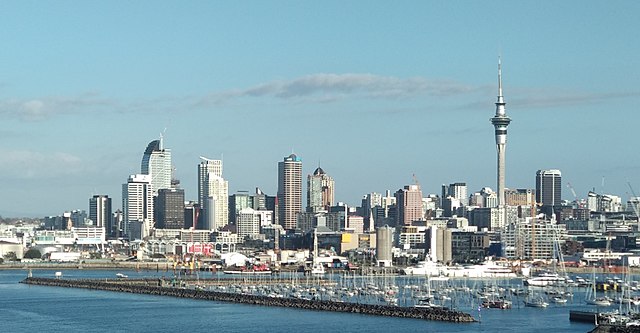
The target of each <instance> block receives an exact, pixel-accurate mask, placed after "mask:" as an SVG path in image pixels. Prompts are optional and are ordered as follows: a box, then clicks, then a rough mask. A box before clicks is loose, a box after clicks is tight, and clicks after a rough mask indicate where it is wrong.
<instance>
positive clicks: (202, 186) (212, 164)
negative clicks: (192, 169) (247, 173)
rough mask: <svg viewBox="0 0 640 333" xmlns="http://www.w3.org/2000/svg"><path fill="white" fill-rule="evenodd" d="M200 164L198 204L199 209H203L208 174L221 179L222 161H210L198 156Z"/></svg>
mask: <svg viewBox="0 0 640 333" xmlns="http://www.w3.org/2000/svg"><path fill="white" fill-rule="evenodd" d="M200 160H201V162H200V164H198V203H199V204H200V207H204V202H205V201H206V200H207V184H206V181H207V177H208V175H209V174H210V173H213V174H214V175H216V176H218V177H222V160H212V159H208V158H206V157H202V156H200Z"/></svg>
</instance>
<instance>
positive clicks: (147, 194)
mask: <svg viewBox="0 0 640 333" xmlns="http://www.w3.org/2000/svg"><path fill="white" fill-rule="evenodd" d="M122 209H123V210H124V233H125V234H127V235H128V236H129V238H130V239H135V238H142V237H145V236H147V235H148V232H149V230H150V229H151V228H152V227H153V190H152V185H151V176H150V175H140V174H138V175H131V176H129V179H128V180H127V183H126V184H123V185H122ZM134 224H135V225H136V226H137V227H136V228H133V229H135V230H138V231H139V234H135V235H134V234H132V232H133V230H132V226H133V225H134Z"/></svg>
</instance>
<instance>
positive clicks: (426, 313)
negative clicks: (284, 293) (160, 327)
mask: <svg viewBox="0 0 640 333" xmlns="http://www.w3.org/2000/svg"><path fill="white" fill-rule="evenodd" d="M128 282H129V281H118V280H95V279H94V280H72V279H54V278H35V277H29V278H26V279H25V280H23V281H21V283H25V284H29V285H38V286H52V287H66V288H81V289H92V290H104V291H115V292H124V293H135V294H147V295H158V296H170V297H180V298H191V299H198V300H209V301H218V302H233V303H241V304H251V305H262V306H278V307H287V308H297V309H306V310H315V311H333V312H347V313H359V314H366V315H375V316H387V317H398V318H413V319H424V320H437V321H448V322H456V323H471V322H475V321H476V320H475V319H474V318H473V317H472V316H471V315H470V314H468V313H464V312H461V311H455V310H448V309H438V308H415V307H397V306H388V305H372V304H357V303H346V302H333V301H320V300H306V299H297V298H277V297H267V296H255V295H243V294H237V293H224V292H216V291H209V290H200V289H186V288H174V287H163V286H160V285H161V284H162V282H161V281H159V280H156V285H152V284H150V285H143V284H130V283H128Z"/></svg>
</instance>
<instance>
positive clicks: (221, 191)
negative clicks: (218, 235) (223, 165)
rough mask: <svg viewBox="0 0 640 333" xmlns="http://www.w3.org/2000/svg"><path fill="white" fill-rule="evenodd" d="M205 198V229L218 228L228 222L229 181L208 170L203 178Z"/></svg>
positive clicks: (203, 226)
mask: <svg viewBox="0 0 640 333" xmlns="http://www.w3.org/2000/svg"><path fill="white" fill-rule="evenodd" d="M205 183H206V185H207V187H206V200H205V202H204V215H205V223H204V224H203V225H202V228H203V229H205V230H219V229H220V228H222V227H224V226H226V225H227V224H229V182H228V181H226V180H225V179H224V178H222V177H220V176H218V175H217V174H215V173H214V172H210V173H209V174H208V175H207V178H206V180H205Z"/></svg>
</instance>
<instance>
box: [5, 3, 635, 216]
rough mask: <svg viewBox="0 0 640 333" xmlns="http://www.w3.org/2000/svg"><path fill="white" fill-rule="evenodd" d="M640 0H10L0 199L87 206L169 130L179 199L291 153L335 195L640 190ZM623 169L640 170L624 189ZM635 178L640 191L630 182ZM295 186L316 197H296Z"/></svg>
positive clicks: (24, 206)
mask: <svg viewBox="0 0 640 333" xmlns="http://www.w3.org/2000/svg"><path fill="white" fill-rule="evenodd" d="M639 12H640V2H638V1H616V2H614V3H611V2H606V1H517V2H516V1H409V0H407V1H400V2H391V1H389V2H385V1H228V2H223V1H189V2H182V1H143V0H140V1H133V2H131V1H3V2H0V41H2V46H1V47H0V50H1V51H0V215H2V216H5V217H11V216H13V217H19V216H30V217H37V216H47V215H59V214H61V213H63V212H64V211H69V210H73V209H84V210H88V201H89V198H90V197H91V196H92V195H94V194H107V195H109V196H110V197H112V198H113V200H114V203H113V206H114V209H115V208H120V207H121V191H122V184H123V183H126V181H127V178H128V176H129V175H131V174H135V173H140V162H141V159H142V154H143V152H144V150H145V148H146V146H147V144H148V143H149V142H150V141H152V140H155V139H157V138H159V136H160V134H161V133H163V136H164V143H165V147H166V148H170V149H171V150H172V154H173V164H174V165H175V175H176V177H177V178H179V179H180V180H181V183H182V187H183V188H184V189H185V192H186V197H187V199H192V200H195V199H196V197H197V165H198V163H199V156H206V157H209V158H222V159H223V161H224V174H223V176H224V177H225V178H226V179H227V180H228V181H229V192H230V194H232V193H235V192H236V191H239V190H248V191H253V190H254V189H255V187H260V188H261V189H262V190H263V191H264V192H265V193H267V194H269V195H275V193H276V191H277V162H279V161H281V160H282V159H283V158H284V157H285V156H287V155H289V154H290V153H291V152H295V153H296V154H297V155H298V156H300V157H301V158H302V160H303V172H304V174H305V176H306V175H307V174H310V173H312V172H313V171H314V170H315V168H317V167H318V166H319V165H320V166H321V167H322V168H323V169H324V170H325V171H326V172H327V173H328V174H329V175H330V176H332V177H333V178H334V179H335V183H336V190H335V194H336V200H337V201H342V202H346V203H347V204H350V205H359V203H360V200H361V198H362V196H363V195H364V194H366V193H370V192H378V193H384V191H385V190H391V191H392V192H394V191H396V190H397V189H399V188H402V187H403V186H405V185H409V184H412V183H413V182H414V180H413V177H414V175H415V179H416V180H417V181H418V182H419V183H420V185H421V187H422V190H423V193H424V194H425V195H426V194H427V193H436V194H437V193H439V192H440V186H441V185H442V184H449V183H454V182H466V183H467V184H468V187H469V192H471V193H472V192H474V191H479V190H480V189H482V188H483V187H486V186H488V187H491V188H493V189H495V188H496V185H495V184H496V147H495V139H494V130H493V126H492V125H491V123H490V121H489V118H491V117H492V116H493V115H494V114H495V104H494V103H495V102H496V95H497V63H498V57H501V59H502V72H503V86H504V96H505V101H506V103H507V104H506V110H507V114H508V115H509V116H510V117H511V119H512V122H511V125H509V132H508V139H507V140H508V143H507V149H506V156H507V162H506V186H507V187H508V188H535V172H536V170H539V169H559V170H561V171H562V177H563V178H562V182H563V195H562V196H563V198H564V199H568V200H573V195H572V194H571V192H570V191H569V189H568V186H566V183H571V184H572V186H573V188H574V189H575V191H576V193H577V196H578V197H579V198H584V197H586V194H587V192H588V191H589V190H592V189H595V190H596V191H597V192H605V193H611V194H617V195H619V196H621V197H622V199H623V200H624V201H626V200H627V199H628V197H629V196H630V195H631V193H633V192H638V193H639V194H640V154H639V153H638V148H637V146H638V126H640V113H639V112H638V111H640V110H638V109H639V107H638V105H639V102H640V56H639V54H640V34H638V31H640V20H638V19H637V13H639ZM629 185H631V186H629ZM632 189H633V191H632ZM303 200H306V198H305V199H303Z"/></svg>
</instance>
